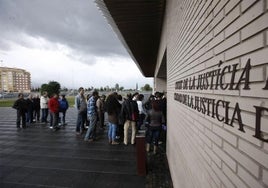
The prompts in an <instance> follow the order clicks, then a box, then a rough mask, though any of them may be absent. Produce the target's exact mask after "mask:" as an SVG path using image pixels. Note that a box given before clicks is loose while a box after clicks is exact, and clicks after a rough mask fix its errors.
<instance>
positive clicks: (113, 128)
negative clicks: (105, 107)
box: [108, 122, 117, 141]
mask: <svg viewBox="0 0 268 188" xmlns="http://www.w3.org/2000/svg"><path fill="white" fill-rule="evenodd" d="M108 125H109V130H108V138H109V141H115V136H116V129H117V125H116V124H113V123H111V122H108Z"/></svg>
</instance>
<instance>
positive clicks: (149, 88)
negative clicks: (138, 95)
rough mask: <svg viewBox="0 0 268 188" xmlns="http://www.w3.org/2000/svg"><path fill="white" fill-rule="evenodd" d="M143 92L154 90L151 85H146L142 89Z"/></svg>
mask: <svg viewBox="0 0 268 188" xmlns="http://www.w3.org/2000/svg"><path fill="white" fill-rule="evenodd" d="M141 90H142V91H152V90H153V88H151V86H150V85H149V84H145V85H144V86H143V87H142V88H141Z"/></svg>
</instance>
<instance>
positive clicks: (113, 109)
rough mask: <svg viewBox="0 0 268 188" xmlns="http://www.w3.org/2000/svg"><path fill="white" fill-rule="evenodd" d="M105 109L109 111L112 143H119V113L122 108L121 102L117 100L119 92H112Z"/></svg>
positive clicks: (109, 131) (109, 134)
mask: <svg viewBox="0 0 268 188" xmlns="http://www.w3.org/2000/svg"><path fill="white" fill-rule="evenodd" d="M105 109H106V111H107V113H108V125H109V130H108V139H109V143H110V144H112V145H117V144H119V142H117V141H116V130H117V126H118V122H119V114H120V110H121V104H120V103H119V102H118V100H117V93H112V94H110V95H109V96H108V97H107V99H106V101H105Z"/></svg>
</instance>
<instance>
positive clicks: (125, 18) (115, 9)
mask: <svg viewBox="0 0 268 188" xmlns="http://www.w3.org/2000/svg"><path fill="white" fill-rule="evenodd" d="M95 2H96V4H97V6H98V7H99V8H100V9H101V11H102V12H103V14H104V16H105V17H106V19H107V20H108V23H109V24H110V25H111V26H112V28H113V30H114V31H115V33H116V34H117V36H118V38H119V39H120V40H121V42H122V43H123V45H124V46H125V48H126V50H127V51H128V53H129V54H130V56H131V57H132V59H133V60H134V61H135V63H136V65H137V66H138V68H139V69H140V71H141V72H142V74H143V75H144V76H145V77H154V72H155V67H156V63H157V54H158V48H159V43H160V37H161V30H162V22H163V17H164V11H165V0H95Z"/></svg>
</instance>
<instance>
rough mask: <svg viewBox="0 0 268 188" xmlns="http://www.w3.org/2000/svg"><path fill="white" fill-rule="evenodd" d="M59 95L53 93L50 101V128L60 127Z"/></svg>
mask: <svg viewBox="0 0 268 188" xmlns="http://www.w3.org/2000/svg"><path fill="white" fill-rule="evenodd" d="M58 98H59V96H58V94H53V96H52V97H51V98H50V99H49V101H48V109H49V114H50V128H51V129H54V130H57V129H59V127H58V121H59V109H60V104H59V99H58Z"/></svg>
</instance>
